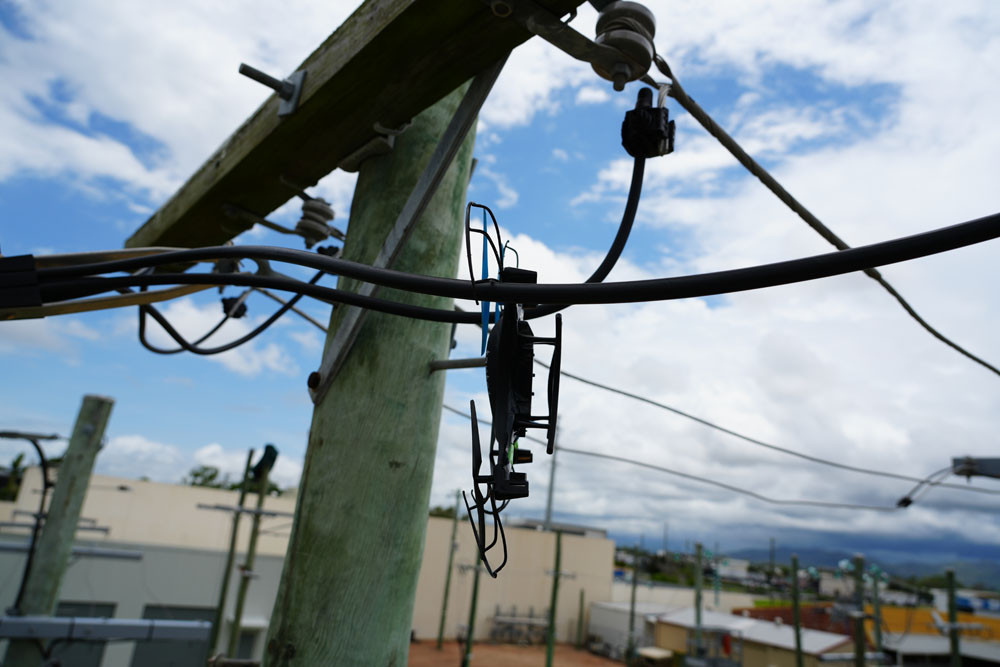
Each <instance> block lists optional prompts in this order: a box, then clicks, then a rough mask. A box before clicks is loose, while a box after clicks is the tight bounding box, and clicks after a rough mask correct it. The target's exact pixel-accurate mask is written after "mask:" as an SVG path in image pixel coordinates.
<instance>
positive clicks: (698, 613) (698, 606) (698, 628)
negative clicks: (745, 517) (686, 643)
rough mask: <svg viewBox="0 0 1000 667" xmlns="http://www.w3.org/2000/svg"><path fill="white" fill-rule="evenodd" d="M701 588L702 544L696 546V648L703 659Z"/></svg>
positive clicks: (697, 653)
mask: <svg viewBox="0 0 1000 667" xmlns="http://www.w3.org/2000/svg"><path fill="white" fill-rule="evenodd" d="M701 587H702V563H701V542H696V543H695V545H694V648H695V655H697V656H698V657H701V655H702V650H701Z"/></svg>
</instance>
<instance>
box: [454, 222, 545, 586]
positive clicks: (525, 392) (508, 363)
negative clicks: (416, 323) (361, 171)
mask: <svg viewBox="0 0 1000 667" xmlns="http://www.w3.org/2000/svg"><path fill="white" fill-rule="evenodd" d="M473 207H476V208H481V209H483V229H482V230H478V229H472V228H471V227H470V224H469V213H470V211H471V209H472V208H473ZM487 213H489V215H490V217H491V218H493V225H494V227H495V228H496V233H497V244H496V245H494V244H493V240H492V239H491V238H490V236H489V234H488V232H487V228H486V214H487ZM470 232H476V233H481V234H483V236H484V241H483V246H484V247H483V256H484V262H483V267H484V274H485V272H486V270H487V263H486V258H487V254H486V253H487V250H486V248H487V246H488V247H491V248H492V250H493V253H494V257H495V258H496V260H497V264H498V265H499V267H500V272H499V277H500V282H508V283H536V282H538V275H537V274H536V273H535V272H534V271H528V270H525V269H521V268H517V267H508V266H504V263H503V258H504V255H505V254H506V253H505V252H504V251H505V250H507V249H508V248H507V246H500V243H499V242H500V229H499V226H498V225H497V223H496V218H495V217H494V216H493V212H492V211H490V209H489V208H487V207H486V206H482V205H480V204H475V203H470V204H469V205H468V206H467V207H466V223H465V236H466V248H468V247H469V234H470ZM501 247H502V250H498V248H501ZM515 252H516V251H515ZM468 257H469V269H470V273H471V270H472V253H471V250H469V255H468ZM484 277H485V276H484ZM526 305H528V304H522V303H504V304H498V305H497V309H496V311H495V313H494V317H493V320H494V324H493V328H492V329H490V330H489V333H488V334H487V327H488V325H489V320H490V303H489V302H486V301H484V302H483V303H482V304H481V306H482V312H483V336H484V339H485V352H486V389H487V392H488V393H489V397H490V409H491V411H492V413H493V427H492V430H491V432H490V446H489V464H490V469H489V473H487V474H482V473H481V472H480V468H481V467H482V463H483V455H482V451H481V445H480V441H479V421H478V419H477V418H476V403H475V401H470V402H469V408H470V410H471V416H472V482H473V487H472V503H471V504H470V503H469V498H468V496H467V495H466V494H465V493H464V492H463V494H462V495H463V497H464V498H465V507H466V510H467V511H468V514H469V522H470V523H471V524H472V532H473V534H474V535H475V538H476V546H477V547H478V549H479V555H480V558H481V559H482V561H483V564H484V565H485V566H486V570H487V572H489V573H490V575H491V576H493V577H496V576H497V572H499V571H500V570H501V569H503V566H504V565H505V564H506V563H507V539H506V537H505V536H504V532H503V524H502V523H501V521H500V513H501V512H502V511H503V510H504V508H506V507H507V504H508V503H509V502H510V501H511V500H514V499H515V498H526V497H527V496H528V476H527V474H526V473H523V472H517V471H516V470H515V469H514V467H515V466H517V465H521V464H525V463H531V461H532V454H531V452H530V451H529V450H527V449H525V448H523V447H521V446H520V445H519V440H518V439H519V438H522V437H524V436H525V434H526V433H527V430H528V429H544V430H545V431H546V445H547V446H546V452H547V453H549V454H552V452H553V448H554V446H555V434H556V416H557V411H558V406H559V377H560V375H559V369H560V365H561V357H562V316H561V315H556V331H555V336H553V337H551V338H544V337H540V336H535V335H534V333H533V332H532V331H531V327H530V326H529V325H528V323H527V322H526V321H525V319H524V308H525V307H526ZM535 345H551V346H552V347H553V348H554V349H553V353H552V362H551V366H550V369H549V381H548V414H544V415H535V414H532V410H531V397H532V395H533V392H532V381H533V379H534V363H533V362H534V358H535V353H534V347H535ZM480 484H484V485H485V486H486V493H483V492H482V491H480ZM498 503H499V505H498ZM473 511H475V513H476V517H475V519H474V518H473V516H472V513H473ZM487 514H488V515H490V516H492V517H493V538H492V540H490V542H489V543H487V542H486V515H487ZM498 537H499V540H500V542H501V545H502V548H503V559H502V560H501V562H500V564H499V565H498V566H496V567H495V568H494V567H493V566H492V565H490V562H489V559H488V558H487V557H486V552H488V551H489V550H490V549H492V548H493V547H494V546H496V544H497V539H498Z"/></svg>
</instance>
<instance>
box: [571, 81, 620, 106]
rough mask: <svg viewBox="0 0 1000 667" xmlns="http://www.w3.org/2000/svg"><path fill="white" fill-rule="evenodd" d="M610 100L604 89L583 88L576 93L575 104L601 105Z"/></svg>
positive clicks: (609, 95)
mask: <svg viewBox="0 0 1000 667" xmlns="http://www.w3.org/2000/svg"><path fill="white" fill-rule="evenodd" d="M608 85H611V84H608ZM610 99H611V94H610V93H609V92H608V91H607V90H606V89H605V88H598V87H597V86H583V87H582V88H580V89H579V90H577V91H576V103H577V104H602V103H604V102H607V101H608V100H610Z"/></svg>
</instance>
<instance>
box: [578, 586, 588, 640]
mask: <svg viewBox="0 0 1000 667" xmlns="http://www.w3.org/2000/svg"><path fill="white" fill-rule="evenodd" d="M586 615H587V607H586V606H585V605H584V600H583V588H582V587H581V588H580V611H579V613H578V615H577V617H576V647H577V648H578V649H582V648H583V644H584V626H583V619H584V616H586Z"/></svg>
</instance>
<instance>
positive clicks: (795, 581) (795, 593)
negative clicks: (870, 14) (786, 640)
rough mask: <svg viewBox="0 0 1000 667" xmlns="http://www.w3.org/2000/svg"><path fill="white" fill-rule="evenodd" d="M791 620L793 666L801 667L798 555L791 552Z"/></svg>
mask: <svg viewBox="0 0 1000 667" xmlns="http://www.w3.org/2000/svg"><path fill="white" fill-rule="evenodd" d="M792 622H793V623H794V624H795V667H803V660H802V610H801V609H800V607H799V557H798V556H796V555H795V554H792Z"/></svg>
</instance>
